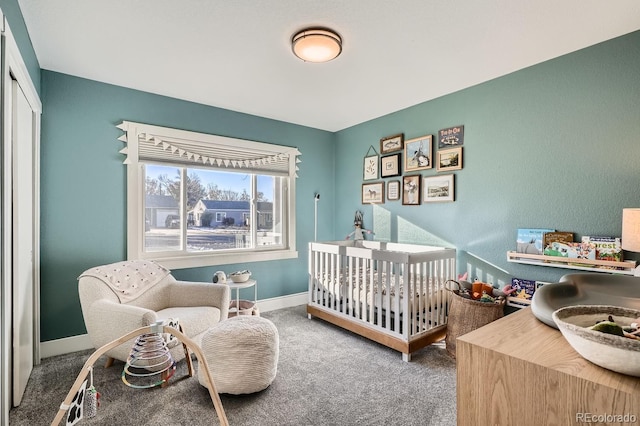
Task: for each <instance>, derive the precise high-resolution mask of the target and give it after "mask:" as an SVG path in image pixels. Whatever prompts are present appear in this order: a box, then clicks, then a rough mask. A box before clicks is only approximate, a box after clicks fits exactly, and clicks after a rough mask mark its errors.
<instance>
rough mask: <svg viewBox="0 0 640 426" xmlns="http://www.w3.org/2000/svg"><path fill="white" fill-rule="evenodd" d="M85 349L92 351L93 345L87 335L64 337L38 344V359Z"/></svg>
mask: <svg viewBox="0 0 640 426" xmlns="http://www.w3.org/2000/svg"><path fill="white" fill-rule="evenodd" d="M86 349H93V344H92V343H91V339H89V335H88V334H80V335H78V336H71V337H65V338H64V339H57V340H49V341H47V342H40V357H41V358H49V357H52V356H56V355H63V354H69V353H71V352H78V351H84V350H86Z"/></svg>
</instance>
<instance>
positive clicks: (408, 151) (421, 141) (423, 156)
mask: <svg viewBox="0 0 640 426" xmlns="http://www.w3.org/2000/svg"><path fill="white" fill-rule="evenodd" d="M432 140H433V135H425V136H421V137H419V138H414V139H409V140H408V141H405V142H404V171H405V173H406V172H413V171H417V170H427V169H430V168H432V167H433V159H432V152H433V151H432V146H433V144H432Z"/></svg>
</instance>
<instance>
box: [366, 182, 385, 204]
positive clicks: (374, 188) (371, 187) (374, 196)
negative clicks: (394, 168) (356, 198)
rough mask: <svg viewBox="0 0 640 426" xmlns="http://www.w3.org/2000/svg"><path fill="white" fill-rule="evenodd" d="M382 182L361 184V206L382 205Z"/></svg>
mask: <svg viewBox="0 0 640 426" xmlns="http://www.w3.org/2000/svg"><path fill="white" fill-rule="evenodd" d="M383 203H384V182H373V183H363V184H362V204H383Z"/></svg>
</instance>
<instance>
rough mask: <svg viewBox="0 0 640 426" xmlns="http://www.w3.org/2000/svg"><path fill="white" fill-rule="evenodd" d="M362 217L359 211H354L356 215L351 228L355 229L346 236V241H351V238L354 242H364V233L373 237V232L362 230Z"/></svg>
mask: <svg viewBox="0 0 640 426" xmlns="http://www.w3.org/2000/svg"><path fill="white" fill-rule="evenodd" d="M363 217H364V213H362V212H361V211H360V210H356V215H355V218H354V220H353V226H354V227H355V228H356V229H354V230H353V232H351V233H350V234H349V235H347V238H345V239H347V240H349V239H351V237H353V240H354V241H360V240H364V239H365V238H364V234H365V232H366V233H367V234H373V235H375V233H374V232H373V231H370V230H368V229H364V228H363V227H362V220H363Z"/></svg>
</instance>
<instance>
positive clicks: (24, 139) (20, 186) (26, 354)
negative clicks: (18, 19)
mask: <svg viewBox="0 0 640 426" xmlns="http://www.w3.org/2000/svg"><path fill="white" fill-rule="evenodd" d="M33 142H34V127H33V111H32V109H31V106H30V105H29V102H27V99H26V98H25V96H24V93H22V90H21V89H20V86H19V85H18V83H17V82H16V81H15V80H14V81H13V83H12V148H13V165H12V168H13V170H12V171H13V188H12V192H13V197H12V198H13V211H12V216H13V220H12V221H13V249H12V251H13V279H12V281H13V327H12V328H13V338H12V341H13V354H12V370H13V405H14V406H18V405H19V404H20V401H22V395H23V394H24V390H25V388H26V386H27V381H28V380H29V376H30V375H31V370H32V369H33V353H34V346H33V340H34V339H33V333H34V327H33V325H34V324H33V323H34V315H33V313H34V309H33V303H34V288H33V287H34V273H33V271H34V268H33V228H34V226H33V225H34V211H33V210H34V202H33V201H34V191H33V172H34V161H33V145H34V144H33Z"/></svg>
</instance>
